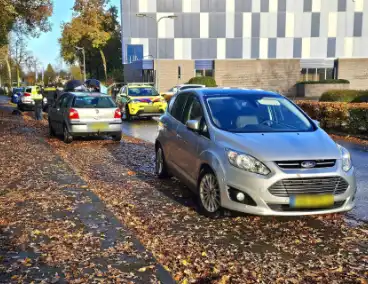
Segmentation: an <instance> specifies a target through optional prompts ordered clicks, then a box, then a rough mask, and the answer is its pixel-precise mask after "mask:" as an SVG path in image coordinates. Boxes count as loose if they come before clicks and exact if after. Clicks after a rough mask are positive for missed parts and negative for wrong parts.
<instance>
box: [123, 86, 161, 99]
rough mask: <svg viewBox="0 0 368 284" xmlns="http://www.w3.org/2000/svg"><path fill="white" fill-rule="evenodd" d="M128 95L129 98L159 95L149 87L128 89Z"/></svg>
mask: <svg viewBox="0 0 368 284" xmlns="http://www.w3.org/2000/svg"><path fill="white" fill-rule="evenodd" d="M128 95H129V96H131V97H153V96H158V95H159V93H158V92H157V91H156V90H155V89H154V88H150V87H143V88H142V87H140V88H129V89H128Z"/></svg>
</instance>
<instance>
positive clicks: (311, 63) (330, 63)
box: [300, 59, 335, 68]
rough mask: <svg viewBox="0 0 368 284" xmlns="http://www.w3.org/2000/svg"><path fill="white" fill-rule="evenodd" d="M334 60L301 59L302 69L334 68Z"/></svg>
mask: <svg viewBox="0 0 368 284" xmlns="http://www.w3.org/2000/svg"><path fill="white" fill-rule="evenodd" d="M334 64H335V60H334V59H300V67H301V68H333V67H334Z"/></svg>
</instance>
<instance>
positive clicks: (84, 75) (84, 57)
mask: <svg viewBox="0 0 368 284" xmlns="http://www.w3.org/2000/svg"><path fill="white" fill-rule="evenodd" d="M75 49H77V50H81V51H82V54H83V77H84V82H85V81H87V79H86V53H85V51H84V47H78V46H75Z"/></svg>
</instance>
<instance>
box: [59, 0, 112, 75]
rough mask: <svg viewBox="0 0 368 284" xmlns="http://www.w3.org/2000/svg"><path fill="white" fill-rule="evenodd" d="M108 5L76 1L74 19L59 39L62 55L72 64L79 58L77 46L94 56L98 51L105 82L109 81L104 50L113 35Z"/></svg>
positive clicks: (96, 0) (92, 0)
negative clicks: (95, 51) (110, 28)
mask: <svg viewBox="0 0 368 284" xmlns="http://www.w3.org/2000/svg"><path fill="white" fill-rule="evenodd" d="M106 4H107V1H106V0H89V1H85V0H75V4H74V7H73V10H74V16H73V19H72V21H71V22H70V23H65V24H63V26H62V30H63V32H62V37H61V38H60V39H59V42H60V45H61V55H62V57H63V58H64V59H65V60H66V61H67V62H69V63H71V64H72V63H74V62H75V60H76V58H77V57H76V50H75V47H76V46H80V47H83V48H84V49H85V51H86V54H88V55H94V50H97V51H98V53H99V55H100V57H101V61H102V66H103V70H104V75H105V80H107V61H106V56H105V52H104V50H103V49H104V47H105V46H106V45H107V43H108V41H109V40H110V39H111V35H112V31H111V30H109V27H110V26H111V23H112V19H111V13H110V12H109V10H107V11H106V9H105V7H106ZM79 59H80V56H79ZM80 62H82V60H80Z"/></svg>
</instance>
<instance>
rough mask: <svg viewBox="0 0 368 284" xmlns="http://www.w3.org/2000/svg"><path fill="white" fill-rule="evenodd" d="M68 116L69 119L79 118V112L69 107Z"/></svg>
mask: <svg viewBox="0 0 368 284" xmlns="http://www.w3.org/2000/svg"><path fill="white" fill-rule="evenodd" d="M69 118H70V119H79V114H78V112H77V111H76V110H75V109H73V108H71V109H70V110H69Z"/></svg>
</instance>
